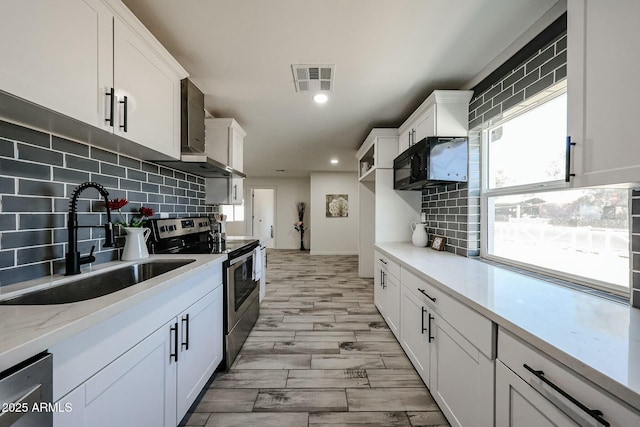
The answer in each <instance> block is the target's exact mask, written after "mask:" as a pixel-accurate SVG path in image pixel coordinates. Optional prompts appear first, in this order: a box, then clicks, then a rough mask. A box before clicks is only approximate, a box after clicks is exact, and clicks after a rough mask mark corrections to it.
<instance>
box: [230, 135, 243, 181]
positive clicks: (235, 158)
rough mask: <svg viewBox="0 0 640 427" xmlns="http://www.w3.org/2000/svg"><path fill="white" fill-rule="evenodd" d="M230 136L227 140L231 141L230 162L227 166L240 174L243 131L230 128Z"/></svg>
mask: <svg viewBox="0 0 640 427" xmlns="http://www.w3.org/2000/svg"><path fill="white" fill-rule="evenodd" d="M229 132H231V135H229V140H230V141H231V150H230V152H231V162H230V164H229V166H231V167H232V168H233V169H235V170H237V171H238V172H242V171H243V169H244V137H245V134H244V131H242V130H241V129H238V128H237V127H231V128H230V129H229Z"/></svg>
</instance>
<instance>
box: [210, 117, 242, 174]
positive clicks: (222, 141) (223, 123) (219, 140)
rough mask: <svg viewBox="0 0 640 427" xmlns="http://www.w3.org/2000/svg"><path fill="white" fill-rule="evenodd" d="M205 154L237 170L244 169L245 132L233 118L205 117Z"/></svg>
mask: <svg viewBox="0 0 640 427" xmlns="http://www.w3.org/2000/svg"><path fill="white" fill-rule="evenodd" d="M205 127H206V137H205V151H206V153H207V155H208V156H209V157H211V158H213V159H214V160H217V161H218V162H220V163H222V164H223V165H225V166H231V167H232V168H233V169H235V170H237V171H238V172H242V171H243V169H244V153H243V150H244V137H245V136H247V133H246V132H245V131H244V129H242V127H240V125H239V124H238V122H236V121H235V120H234V119H228V118H219V119H206V120H205Z"/></svg>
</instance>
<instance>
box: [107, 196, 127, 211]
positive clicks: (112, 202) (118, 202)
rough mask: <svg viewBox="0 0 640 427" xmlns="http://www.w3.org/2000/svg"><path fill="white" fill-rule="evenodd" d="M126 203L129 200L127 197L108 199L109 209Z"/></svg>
mask: <svg viewBox="0 0 640 427" xmlns="http://www.w3.org/2000/svg"><path fill="white" fill-rule="evenodd" d="M128 203H129V201H128V200H127V199H112V200H109V209H111V210H116V209H122V208H123V207H125V206H126V205H127V204H128Z"/></svg>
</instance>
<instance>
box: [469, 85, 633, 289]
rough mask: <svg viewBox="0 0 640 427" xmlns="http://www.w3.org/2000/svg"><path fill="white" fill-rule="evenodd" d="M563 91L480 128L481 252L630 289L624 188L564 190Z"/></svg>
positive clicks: (580, 279) (598, 285)
mask: <svg viewBox="0 0 640 427" xmlns="http://www.w3.org/2000/svg"><path fill="white" fill-rule="evenodd" d="M566 102H567V98H566V93H560V94H554V95H553V96H552V97H551V98H547V99H545V100H542V101H538V102H537V103H534V104H533V105H530V106H527V107H525V108H522V109H521V110H520V111H519V112H518V113H517V114H511V115H506V117H505V118H503V119H502V120H501V121H500V122H498V123H495V124H493V123H492V124H491V125H490V126H489V127H487V129H486V130H485V131H484V132H483V162H482V163H483V194H482V206H483V218H482V223H483V232H484V236H486V238H485V239H483V247H482V253H483V256H484V257H486V258H491V259H496V260H498V261H501V262H505V263H510V264H514V265H517V266H519V267H522V268H526V269H530V270H535V271H540V272H543V273H546V274H550V275H553V276H558V277H560V278H563V279H568V280H571V281H576V282H579V283H583V284H586V285H589V286H592V287H596V288H600V289H605V290H609V291H613V292H615V293H619V294H625V293H628V292H629V191H628V190H624V189H575V190H574V189H567V188H566V184H565V182H564V179H563V178H564V173H565V166H564V155H565V135H566V123H567V120H566V108H567V107H566Z"/></svg>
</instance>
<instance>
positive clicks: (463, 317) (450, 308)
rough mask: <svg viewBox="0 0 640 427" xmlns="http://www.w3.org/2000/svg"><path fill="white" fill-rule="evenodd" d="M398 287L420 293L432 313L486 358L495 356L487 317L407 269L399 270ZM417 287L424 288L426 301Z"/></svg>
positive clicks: (492, 329)
mask: <svg viewBox="0 0 640 427" xmlns="http://www.w3.org/2000/svg"><path fill="white" fill-rule="evenodd" d="M401 275H402V286H403V287H407V288H409V289H411V290H412V291H413V292H414V293H415V294H416V295H418V296H420V297H421V298H422V299H423V300H424V301H425V302H426V303H427V304H428V305H429V306H430V307H431V308H432V309H433V310H434V311H435V312H436V313H438V314H439V315H440V316H441V317H442V318H443V319H444V320H446V321H447V322H448V323H449V324H450V325H451V326H453V327H454V328H455V329H456V330H457V331H458V332H460V334H462V335H463V336H464V337H465V338H466V339H467V340H469V342H471V343H472V344H473V345H474V346H475V347H477V348H478V350H480V351H481V352H482V353H483V354H484V355H485V356H487V357H488V358H489V359H494V358H495V327H494V324H493V322H492V321H491V320H489V319H487V318H486V317H484V316H483V315H481V314H480V313H478V312H477V311H475V310H473V309H471V308H469V307H467V306H466V305H464V304H462V303H460V302H458V301H457V300H456V299H454V298H453V297H451V296H449V295H447V294H446V293H444V292H442V291H440V290H439V289H437V288H436V287H435V286H434V285H432V284H430V283H429V282H427V281H426V280H424V279H421V278H419V277H418V276H416V275H415V274H413V273H411V272H410V271H408V270H407V269H404V268H403V269H402V273H401ZM418 289H422V290H424V292H425V293H426V294H428V295H429V297H431V298H434V299H435V301H433V300H430V299H429V298H428V297H427V296H425V295H424V294H423V293H422V292H420V291H419V290H418Z"/></svg>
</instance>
